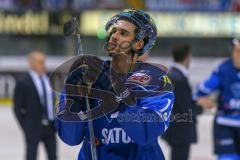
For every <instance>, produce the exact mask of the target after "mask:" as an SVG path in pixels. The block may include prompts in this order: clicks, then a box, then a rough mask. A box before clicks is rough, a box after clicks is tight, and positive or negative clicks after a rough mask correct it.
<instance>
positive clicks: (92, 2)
mask: <svg viewBox="0 0 240 160" xmlns="http://www.w3.org/2000/svg"><path fill="white" fill-rule="evenodd" d="M96 3H97V0H73V2H72V8H73V9H74V10H75V11H81V10H84V9H91V8H95V7H96Z"/></svg>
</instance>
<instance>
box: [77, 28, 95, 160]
mask: <svg viewBox="0 0 240 160" xmlns="http://www.w3.org/2000/svg"><path fill="white" fill-rule="evenodd" d="M76 34H77V52H78V55H80V56H83V50H82V43H81V37H80V33H78V29H77V31H76ZM90 86H91V84H87V89H86V90H85V97H86V98H85V100H86V107H87V111H90V110H91V108H90V103H89V99H88V88H89V87H90ZM88 129H89V136H90V147H91V156H92V160H97V159H98V158H97V149H96V142H95V135H94V128H93V121H92V115H91V113H90V119H89V121H88Z"/></svg>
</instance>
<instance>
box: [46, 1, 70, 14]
mask: <svg viewBox="0 0 240 160" xmlns="http://www.w3.org/2000/svg"><path fill="white" fill-rule="evenodd" d="M71 2H72V0H69V1H67V0H42V6H43V8H44V9H46V10H49V11H59V10H63V9H65V8H67V7H68V5H69V3H71Z"/></svg>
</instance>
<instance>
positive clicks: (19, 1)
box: [15, 0, 42, 11]
mask: <svg viewBox="0 0 240 160" xmlns="http://www.w3.org/2000/svg"><path fill="white" fill-rule="evenodd" d="M15 3H16V4H15V5H16V6H17V8H18V10H19V11H25V10H41V9H42V6H41V0H15Z"/></svg>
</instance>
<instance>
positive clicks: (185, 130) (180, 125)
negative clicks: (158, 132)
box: [163, 44, 202, 160]
mask: <svg viewBox="0 0 240 160" xmlns="http://www.w3.org/2000/svg"><path fill="white" fill-rule="evenodd" d="M172 56H173V59H174V64H173V66H172V67H171V68H170V70H169V72H168V75H169V78H170V79H171V81H172V83H173V85H174V88H175V89H174V95H175V103H174V106H173V111H172V118H171V122H170V125H169V128H168V130H167V132H166V133H165V134H164V136H163V138H164V139H165V140H166V141H167V142H168V144H169V145H170V147H171V160H179V159H181V160H188V159H189V152H190V145H191V144H192V143H195V142H197V131H196V123H197V121H196V116H197V114H200V113H201V112H202V108H201V107H199V106H197V105H195V102H194V101H193V99H192V91H191V87H190V84H189V80H188V74H189V73H188V68H189V64H190V59H191V55H190V46H189V45H188V44H182V45H178V46H176V47H174V48H173V50H172Z"/></svg>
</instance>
